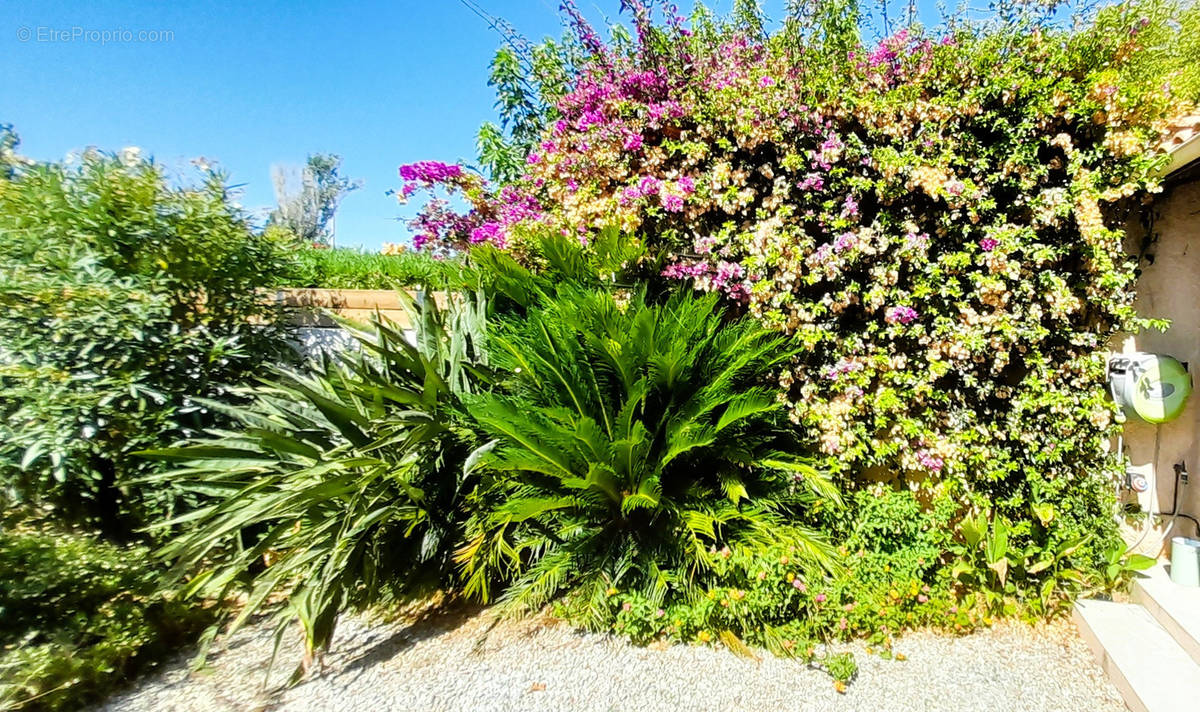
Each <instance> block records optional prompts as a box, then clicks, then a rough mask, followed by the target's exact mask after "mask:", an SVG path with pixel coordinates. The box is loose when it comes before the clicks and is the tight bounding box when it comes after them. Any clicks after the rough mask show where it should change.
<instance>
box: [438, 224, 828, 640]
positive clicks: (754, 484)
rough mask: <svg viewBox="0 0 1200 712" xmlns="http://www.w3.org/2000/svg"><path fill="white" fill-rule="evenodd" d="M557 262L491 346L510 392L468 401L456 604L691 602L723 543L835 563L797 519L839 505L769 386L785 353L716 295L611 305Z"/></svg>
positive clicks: (626, 298)
mask: <svg viewBox="0 0 1200 712" xmlns="http://www.w3.org/2000/svg"><path fill="white" fill-rule="evenodd" d="M561 246H562V245H561V244H560V247H561ZM551 252H553V251H551ZM550 261H551V263H552V264H551V267H550V268H549V269H548V270H546V272H548V273H551V274H553V275H556V276H557V277H558V279H557V281H554V286H553V288H550V289H542V290H541V291H538V292H537V294H536V295H529V298H528V300H527V301H526V303H527V304H529V308H528V309H527V310H526V311H525V313H524V314H522V315H520V316H518V317H511V318H507V319H501V320H499V322H498V323H493V325H492V331H491V332H490V333H489V344H490V347H491V356H492V359H493V365H494V366H495V367H496V368H497V373H504V374H505V375H506V378H505V380H504V381H503V388H501V389H497V390H496V391H495V392H493V393H489V394H482V395H479V396H474V397H472V398H470V399H468V400H467V405H468V409H469V411H470V413H471V415H472V416H473V417H474V419H475V420H476V422H477V423H478V424H479V427H480V428H481V429H482V430H483V431H484V432H485V433H486V434H487V435H488V436H490V437H491V438H492V441H491V442H490V443H489V444H488V445H486V446H485V448H486V451H485V452H483V453H482V459H481V464H482V465H483V466H485V468H486V469H487V470H488V471H489V472H491V473H493V474H491V475H490V476H489V477H488V478H487V479H485V480H484V484H483V486H482V487H480V489H479V490H478V492H477V494H476V497H475V499H476V502H475V511H474V513H473V515H472V517H471V519H470V521H469V523H468V533H469V537H470V538H469V540H468V543H467V544H466V545H465V546H464V547H463V548H462V549H460V551H459V552H458V558H459V561H460V562H461V563H462V565H463V567H464V573H465V574H466V577H467V579H466V590H467V592H468V593H469V594H472V595H474V596H476V597H478V598H481V599H483V600H489V599H491V598H494V597H495V596H494V593H495V592H496V591H495V590H494V589H495V586H494V583H495V582H496V581H503V582H505V583H506V586H507V587H506V590H504V592H503V593H502V594H500V595H499V601H500V603H501V605H502V606H504V607H509V608H511V609H513V610H527V609H529V608H536V607H538V606H540V605H542V604H544V603H546V602H548V601H550V600H552V599H554V598H555V597H557V596H559V595H561V594H564V593H566V592H568V591H569V592H570V595H571V598H572V599H573V600H575V601H579V602H582V607H583V609H584V610H585V611H586V610H591V611H595V612H597V617H598V615H599V614H598V611H599V610H600V608H601V605H600V602H601V601H602V600H603V597H604V595H605V592H606V591H609V590H610V589H612V588H617V587H619V588H621V589H626V590H628V589H631V588H632V589H638V590H642V591H645V592H647V594H648V595H650V596H651V597H653V598H655V599H658V600H662V599H663V598H664V597H665V596H667V595H668V593H671V595H692V594H694V593H695V591H696V589H697V585H698V584H700V583H702V582H703V579H704V577H705V576H706V575H708V572H709V570H710V568H711V564H712V562H713V558H714V557H715V556H719V555H720V553H719V552H720V550H721V549H723V548H724V547H725V546H750V547H760V546H766V545H768V544H771V543H778V542H781V541H782V542H789V543H793V544H795V545H797V546H798V548H799V549H800V550H801V551H803V552H805V553H807V555H808V557H809V559H810V560H812V561H826V562H827V561H829V558H830V557H829V550H828V545H827V544H826V543H825V542H824V540H823V539H822V538H821V536H820V535H819V534H817V533H816V532H814V531H812V530H810V529H808V528H806V527H804V526H802V525H800V524H799V523H798V522H797V517H796V515H797V514H798V513H799V511H800V510H801V509H802V508H804V507H805V506H806V505H807V504H810V503H812V502H813V501H814V500H815V499H817V498H825V499H827V500H836V498H837V493H836V490H835V489H834V488H833V487H832V485H831V484H830V482H829V481H828V480H827V479H826V478H825V477H824V476H823V475H822V474H821V473H819V472H817V471H816V470H815V469H814V468H813V467H812V466H811V465H810V464H809V462H808V460H806V458H805V457H803V456H802V455H801V454H799V452H798V449H797V446H796V443H795V438H794V436H793V435H792V434H791V433H790V432H789V431H788V430H787V428H786V427H785V423H784V422H783V421H782V417H781V403H780V402H779V400H778V399H777V398H776V389H775V388H773V387H771V384H770V376H771V374H772V372H773V371H774V370H775V368H776V367H777V366H778V365H780V364H781V363H783V362H785V361H787V360H788V359H789V358H790V357H791V355H792V354H793V351H792V349H791V347H789V345H788V342H787V341H786V340H785V339H783V338H780V337H779V336H777V335H775V334H773V333H772V332H770V331H768V330H767V329H765V328H763V327H761V326H759V325H757V324H755V323H753V322H751V321H748V320H734V319H729V318H727V315H726V314H723V313H722V311H721V310H720V309H719V308H718V306H717V298H716V297H715V296H714V295H707V296H700V295H696V294H694V293H691V292H686V293H677V294H675V295H673V296H670V297H669V298H668V299H666V300H665V302H662V303H654V302H652V301H651V300H648V299H647V297H646V295H645V293H644V292H641V291H636V292H633V293H628V294H617V295H614V293H613V292H612V291H611V290H609V289H604V288H600V287H596V286H594V285H591V286H582V285H581V283H580V281H579V280H572V279H570V278H568V277H566V273H567V271H569V265H570V264H572V262H573V260H572V259H565V260H564V259H562V258H560V257H555V256H553V255H552V256H551V257H550ZM508 267H509V270H510V271H511V270H513V269H519V268H514V267H513V266H512V265H511V264H510V265H508ZM582 271H583V272H586V270H582ZM518 281H519V280H518ZM545 286H546V285H545V283H543V287H545ZM585 615H586V614H585Z"/></svg>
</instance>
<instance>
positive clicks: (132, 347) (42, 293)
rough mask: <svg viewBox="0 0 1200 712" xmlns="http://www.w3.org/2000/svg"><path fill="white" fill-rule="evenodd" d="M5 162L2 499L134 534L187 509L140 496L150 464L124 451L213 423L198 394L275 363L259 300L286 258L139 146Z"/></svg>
mask: <svg viewBox="0 0 1200 712" xmlns="http://www.w3.org/2000/svg"><path fill="white" fill-rule="evenodd" d="M10 143H13V144H15V139H13V140H12V141H11V142H10ZM4 164H5V165H6V166H7V168H8V170H7V171H6V172H5V175H4V176H3V177H2V178H0V238H2V239H0V414H2V415H3V418H0V484H2V487H0V498H3V502H4V505H5V506H6V507H33V508H41V507H46V508H50V509H52V510H53V512H52V514H51V515H50V516H51V517H52V518H56V519H58V520H60V521H66V522H72V523H78V524H81V525H85V526H88V527H94V528H97V529H99V530H100V531H102V532H104V533H105V534H106V535H107V536H109V537H112V538H115V539H130V538H133V537H135V536H139V534H138V532H139V530H140V529H141V528H142V527H143V526H144V525H145V524H147V523H149V522H151V521H154V520H155V519H157V518H161V517H165V516H169V515H170V513H171V512H172V511H174V510H176V509H177V508H179V507H186V506H187V502H186V501H183V500H178V499H176V498H175V496H174V494H173V492H172V491H171V490H170V489H169V488H160V487H151V486H147V485H144V484H135V481H136V480H137V479H138V478H140V477H143V476H145V475H146V474H149V473H150V472H152V471H153V468H154V466H153V464H152V463H150V462H148V461H146V460H144V459H141V458H137V457H134V456H133V455H132V453H133V452H135V451H137V450H141V449H145V448H147V447H154V446H162V445H165V444H167V443H170V442H171V441H172V440H174V439H177V438H180V437H184V436H186V435H188V434H189V433H194V432H197V431H198V430H199V429H200V428H202V427H204V426H206V425H211V424H212V423H213V422H214V421H213V417H212V413H211V412H210V411H209V409H208V408H207V407H206V406H204V405H202V404H201V402H200V399H202V398H209V399H214V398H215V399H221V398H225V397H226V396H227V395H228V391H227V386H228V384H232V383H236V382H238V381H241V380H245V379H246V378H248V377H249V376H250V374H251V372H252V371H253V369H254V368H256V367H257V366H258V365H260V364H262V363H263V362H264V361H267V360H270V358H271V357H272V355H273V354H282V353H283V350H282V349H283V329H282V325H281V323H280V322H279V321H278V319H277V311H276V309H275V307H273V306H272V305H270V303H269V301H267V300H263V299H262V296H261V294H260V293H259V292H258V290H259V289H260V288H262V287H267V286H270V285H272V284H273V283H274V281H275V278H276V275H277V274H278V273H279V272H281V271H282V269H283V266H284V259H283V256H282V247H281V246H280V245H278V244H276V243H274V242H272V241H271V240H270V239H268V238H266V237H264V236H262V235H260V234H257V233H255V232H253V231H252V230H251V229H250V226H249V224H248V223H247V221H246V219H245V217H244V216H243V215H242V213H241V212H240V209H238V208H236V207H235V205H234V203H233V202H232V200H231V198H230V196H229V194H228V191H227V189H226V188H225V185H224V183H223V178H222V176H221V175H220V174H219V173H215V172H213V171H211V170H202V171H201V176H200V182H199V183H198V184H195V185H187V186H180V185H177V184H175V183H173V182H172V181H171V180H170V179H169V178H168V177H167V176H166V175H165V174H164V172H163V171H162V169H161V168H159V167H158V166H157V165H155V164H154V163H153V162H152V161H149V160H146V159H144V158H141V157H140V156H138V155H137V153H136V151H134V150H126V151H124V152H122V153H121V154H120V155H109V154H104V153H100V152H97V151H90V150H89V151H87V152H85V153H83V154H82V155H80V156H76V157H73V158H72V159H71V160H69V161H68V162H63V163H36V162H33V161H29V160H26V159H23V158H21V157H19V156H17V155H16V154H15V153H13V152H12V151H11V149H10V150H9V151H8V152H6V153H5V154H4Z"/></svg>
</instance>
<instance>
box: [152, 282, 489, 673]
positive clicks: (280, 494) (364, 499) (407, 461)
mask: <svg viewBox="0 0 1200 712" xmlns="http://www.w3.org/2000/svg"><path fill="white" fill-rule="evenodd" d="M452 305H453V306H452V308H451V309H450V310H449V311H447V312H445V313H443V312H442V311H441V310H439V309H438V308H437V307H436V306H435V305H434V304H433V302H432V301H431V300H426V301H423V302H422V304H421V308H420V309H419V310H414V312H413V318H414V320H415V323H416V324H418V326H419V333H420V335H419V338H418V339H417V345H416V346H413V345H411V344H409V342H408V341H407V340H406V339H405V338H404V336H403V335H401V334H400V333H399V332H398V331H396V330H394V328H393V327H392V326H389V325H387V324H383V323H377V324H375V325H374V329H373V330H372V331H371V332H370V333H359V334H358V338H359V344H360V345H361V349H360V350H359V351H355V352H350V353H346V354H343V356H342V357H341V358H339V359H337V360H332V361H326V362H325V363H324V364H323V365H322V366H321V367H319V368H318V369H317V370H316V372H314V373H311V374H307V373H299V372H293V371H289V370H279V371H277V372H276V373H275V374H273V375H272V376H271V377H270V378H267V379H265V383H264V385H261V386H259V387H256V388H254V389H251V390H248V391H247V392H246V395H247V396H248V397H249V398H251V399H252V400H251V401H250V402H249V403H247V404H246V405H241V406H232V407H224V408H222V410H223V411H224V412H225V413H227V415H228V416H229V418H230V419H231V420H233V421H234V422H235V423H236V424H237V428H238V429H237V430H236V431H219V432H216V433H214V436H215V437H213V438H211V439H205V440H199V441H198V442H193V443H192V444H191V445H189V446H188V447H184V448H178V449H169V450H161V451H155V452H151V453H146V454H148V455H150V456H153V457H156V458H160V459H166V460H171V461H176V462H178V463H180V465H181V466H182V469H179V470H173V471H168V472H165V473H163V474H161V475H159V476H157V478H156V479H157V480H161V482H162V483H163V484H167V483H170V484H171V485H172V486H174V487H176V488H179V489H180V490H182V491H185V492H194V493H196V494H197V495H198V496H200V497H201V504H200V505H199V506H198V507H197V508H196V509H195V510H194V511H192V512H189V513H188V514H185V515H183V516H182V517H180V518H178V519H176V520H174V521H168V522H165V523H162V524H161V526H163V527H166V528H171V527H174V526H176V525H179V528H180V533H179V534H178V535H177V536H176V537H175V538H174V539H173V540H171V541H170V542H168V543H167V544H166V545H165V546H164V547H163V549H162V552H161V553H162V555H163V556H165V557H166V558H168V559H170V560H172V561H173V562H174V566H175V568H174V574H175V576H176V577H185V576H186V577H190V582H189V584H188V590H189V591H191V592H193V593H196V594H198V595H201V596H204V597H208V598H215V599H224V598H226V597H227V596H228V595H230V594H232V593H235V592H238V591H241V590H244V591H245V592H246V593H247V596H248V598H247V602H246V604H245V605H244V606H242V609H241V612H240V614H239V616H238V618H237V619H236V620H235V621H234V623H233V626H232V628H234V629H236V628H237V627H238V626H239V625H240V624H241V623H242V622H243V621H245V620H246V619H247V618H248V617H249V616H251V615H253V614H255V613H257V612H259V611H260V610H263V609H269V608H271V607H272V606H274V607H275V614H276V620H277V622H278V624H279V628H278V631H279V633H280V634H282V632H283V630H284V628H285V627H287V626H288V625H289V624H291V623H292V622H293V621H299V623H300V624H301V627H302V628H303V631H304V634H305V643H306V651H307V655H306V658H305V662H304V664H303V665H302V667H301V670H302V669H304V668H305V667H307V665H308V663H310V662H311V661H312V658H313V655H314V654H317V653H320V652H323V651H324V650H325V649H327V648H328V646H329V644H330V641H331V639H332V637H333V634H334V629H335V626H336V623H337V617H338V615H339V614H340V613H342V612H343V611H345V610H361V609H363V608H365V607H367V606H370V605H372V604H375V603H378V602H380V601H382V600H389V599H394V598H403V597H407V596H410V595H413V594H419V593H429V592H431V591H433V590H436V589H438V588H439V587H442V588H445V587H449V586H450V585H451V584H452V574H453V565H452V563H451V561H450V556H451V554H452V552H453V550H454V548H455V547H456V546H457V545H458V544H459V542H460V540H461V517H460V507H461V505H462V501H463V499H464V497H465V496H466V494H467V493H468V492H469V491H470V488H471V486H472V483H473V482H474V477H473V476H471V474H470V472H468V471H464V466H463V465H464V462H465V461H466V459H467V456H468V453H469V452H470V449H471V446H472V445H473V438H472V433H471V432H470V431H469V430H466V429H464V428H463V427H462V425H461V424H460V423H459V422H458V421H457V419H456V417H455V412H454V406H455V404H456V403H457V401H458V398H459V397H460V396H461V395H462V394H464V393H467V392H470V391H471V390H473V389H475V388H477V387H479V386H478V384H479V383H480V382H481V379H482V382H484V383H486V367H485V366H484V361H485V360H486V357H485V355H484V353H483V351H482V327H483V323H484V316H483V313H484V309H483V302H482V301H479V300H477V299H468V298H466V297H459V298H458V299H457V300H455V301H454V302H452ZM281 599H282V600H283V601H284V603H283V604H282V605H280V606H276V605H275V604H276V603H277V602H278V601H279V600H281ZM230 632H232V630H231V631H230ZM299 672H300V671H299V670H298V673H299Z"/></svg>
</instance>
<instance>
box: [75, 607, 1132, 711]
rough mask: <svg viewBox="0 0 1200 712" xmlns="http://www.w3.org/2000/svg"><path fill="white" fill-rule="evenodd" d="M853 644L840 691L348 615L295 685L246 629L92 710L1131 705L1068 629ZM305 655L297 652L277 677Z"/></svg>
mask: <svg viewBox="0 0 1200 712" xmlns="http://www.w3.org/2000/svg"><path fill="white" fill-rule="evenodd" d="M848 647H849V649H851V650H854V651H855V653H856V655H855V657H856V659H857V660H858V664H859V674H858V678H857V679H856V680H855V681H854V682H853V683H852V684H851V686H850V689H849V691H848V692H847V693H846V694H844V695H839V694H838V693H837V692H836V691H835V690H834V688H833V684H832V682H831V680H830V678H829V676H828V675H826V674H825V673H823V672H820V671H817V670H812V669H809V668H807V667H806V666H805V665H803V664H801V663H798V662H795V661H788V660H780V659H777V658H774V657H772V656H770V655H767V654H764V655H763V656H762V659H761V660H760V661H757V662H756V661H754V660H749V659H745V658H739V657H736V656H734V655H733V654H731V653H729V652H727V651H725V650H722V649H717V648H707V647H701V646H665V645H660V646H651V647H649V648H639V647H634V646H631V645H628V644H626V643H624V642H621V641H619V640H616V639H614V638H611V637H608V636H602V635H594V634H582V633H578V632H576V631H574V630H572V629H571V628H570V627H568V626H566V625H563V624H558V623H554V622H551V621H547V620H544V619H541V620H530V621H521V622H501V623H498V624H497V623H495V622H494V621H493V620H492V619H491V618H490V617H489V616H488V614H486V613H475V614H462V615H457V616H440V617H435V618H433V619H432V620H430V621H426V622H423V623H418V624H413V625H409V626H405V625H403V624H375V625H367V624H364V623H363V622H360V621H355V620H351V621H347V622H345V623H343V624H342V628H341V630H340V631H339V635H338V637H337V639H336V641H335V649H334V651H333V652H332V653H331V655H330V656H329V659H328V660H327V668H326V670H325V671H324V673H323V674H322V675H320V676H319V677H315V678H311V679H309V680H308V681H306V682H304V683H302V684H300V685H297V686H296V687H293V688H291V689H279V688H278V687H276V688H275V689H274V690H273V691H272V692H267V691H265V690H264V689H263V688H262V684H263V679H264V678H263V673H264V670H265V661H266V660H267V658H268V656H269V654H270V649H271V636H270V635H269V631H268V630H266V629H264V628H261V627H260V628H250V629H247V630H246V631H244V632H241V633H239V634H238V635H237V636H235V637H234V639H233V640H232V641H230V643H229V644H228V645H227V646H226V647H225V648H224V649H223V650H221V651H220V652H219V653H217V654H216V656H215V657H214V658H213V660H212V661H211V663H210V665H209V666H208V667H207V668H206V669H204V670H202V671H200V672H197V673H193V674H189V673H188V671H187V665H186V660H184V659H182V658H181V659H180V660H178V661H173V662H170V663H168V664H166V665H164V667H163V668H162V669H160V670H159V671H157V672H155V673H152V674H151V675H150V676H147V677H144V678H142V679H141V680H139V681H138V682H137V684H136V686H135V687H134V688H133V689H131V690H129V691H127V692H124V693H120V694H118V695H116V696H115V697H113V698H111V699H110V700H109V701H108V702H107V703H106V704H105V705H103V706H101V707H99V708H97V710H96V712H234V711H236V712H243V711H254V712H267V711H271V712H317V711H321V712H324V711H329V712H334V711H338V712H340V711H343V710H344V711H347V712H377V711H384V710H406V711H407V710H413V711H417V710H421V711H425V710H430V711H432V710H438V711H441V710H445V711H446V712H468V711H469V712H476V711H478V712H489V711H494V712H500V711H502V710H503V711H508V710H522V711H524V710H554V711H556V712H558V711H564V710H589V711H590V710H605V711H607V710H621V711H625V710H670V711H672V712H675V711H677V710H680V711H682V710H689V711H690V710H766V711H769V712H782V711H784V710H787V711H789V712H791V711H794V710H835V711H838V712H841V711H843V710H844V711H847V712H848V711H850V710H864V711H870V712H876V711H879V710H887V711H888V712H904V711H907V710H913V711H918V710H919V711H920V712H934V711H937V710H954V711H956V712H957V711H960V710H964V711H965V710H972V711H974V710H1005V711H1008V710H1014V711H1019V712H1043V711H1045V712H1049V711H1051V710H1054V711H1060V710H1061V711H1063V712H1085V711H1086V712H1120V710H1124V709H1125V708H1124V705H1122V704H1121V702H1120V698H1119V697H1118V696H1117V693H1116V690H1115V689H1114V688H1113V687H1112V686H1111V685H1110V684H1109V683H1108V682H1107V680H1106V679H1105V678H1104V676H1103V673H1102V672H1101V671H1100V669H1099V667H1098V666H1097V665H1096V663H1095V662H1094V660H1093V658H1092V657H1091V654H1090V653H1089V652H1088V650H1087V649H1086V647H1084V645H1083V643H1082V642H1081V641H1080V640H1079V639H1078V637H1076V635H1075V632H1074V628H1073V627H1072V626H1071V625H1070V623H1065V622H1064V623H1057V624H1054V625H1050V626H1042V627H1038V628H1031V627H1028V626H1022V625H1016V624H1005V625H1002V626H1000V627H997V628H994V629H991V630H988V631H984V632H980V633H977V634H974V635H970V636H966V637H949V636H944V635H937V634H933V633H925V632H920V633H912V634H909V635H906V636H904V637H902V638H901V639H899V640H898V641H897V643H896V651H897V652H902V653H904V654H905V655H906V656H907V660H905V661H902V662H901V661H893V660H883V659H881V658H879V657H878V656H869V655H866V654H865V652H864V650H863V646H862V645H860V644H856V645H851V646H848ZM296 660H298V654H297V649H296V648H295V647H294V646H292V647H288V646H285V649H284V650H282V651H281V652H280V662H279V663H277V665H276V669H275V670H274V671H273V673H272V676H271V678H272V684H274V685H276V686H277V685H278V684H279V683H281V682H282V681H283V680H284V679H285V678H286V677H287V676H288V675H289V674H290V672H291V666H292V665H293V664H294V663H295V661H296Z"/></svg>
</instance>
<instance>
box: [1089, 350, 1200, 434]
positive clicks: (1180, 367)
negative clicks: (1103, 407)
mask: <svg viewBox="0 0 1200 712" xmlns="http://www.w3.org/2000/svg"><path fill="white" fill-rule="evenodd" d="M1108 386H1109V390H1110V391H1111V392H1112V397H1113V401H1115V402H1116V404H1117V405H1118V406H1120V407H1121V411H1122V413H1123V414H1124V415H1126V416H1134V417H1137V418H1140V419H1141V420H1144V421H1146V422H1147V423H1155V424H1158V423H1167V422H1170V421H1172V420H1174V419H1176V418H1178V417H1179V416H1180V414H1181V413H1183V409H1184V407H1186V406H1187V401H1188V396H1190V395H1191V394H1192V376H1191V374H1189V373H1188V371H1187V366H1186V365H1185V364H1182V363H1180V362H1179V361H1177V360H1175V359H1173V358H1171V357H1170V356H1162V355H1160V354H1148V353H1131V354H1116V355H1114V356H1112V357H1111V358H1109V360H1108Z"/></svg>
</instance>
